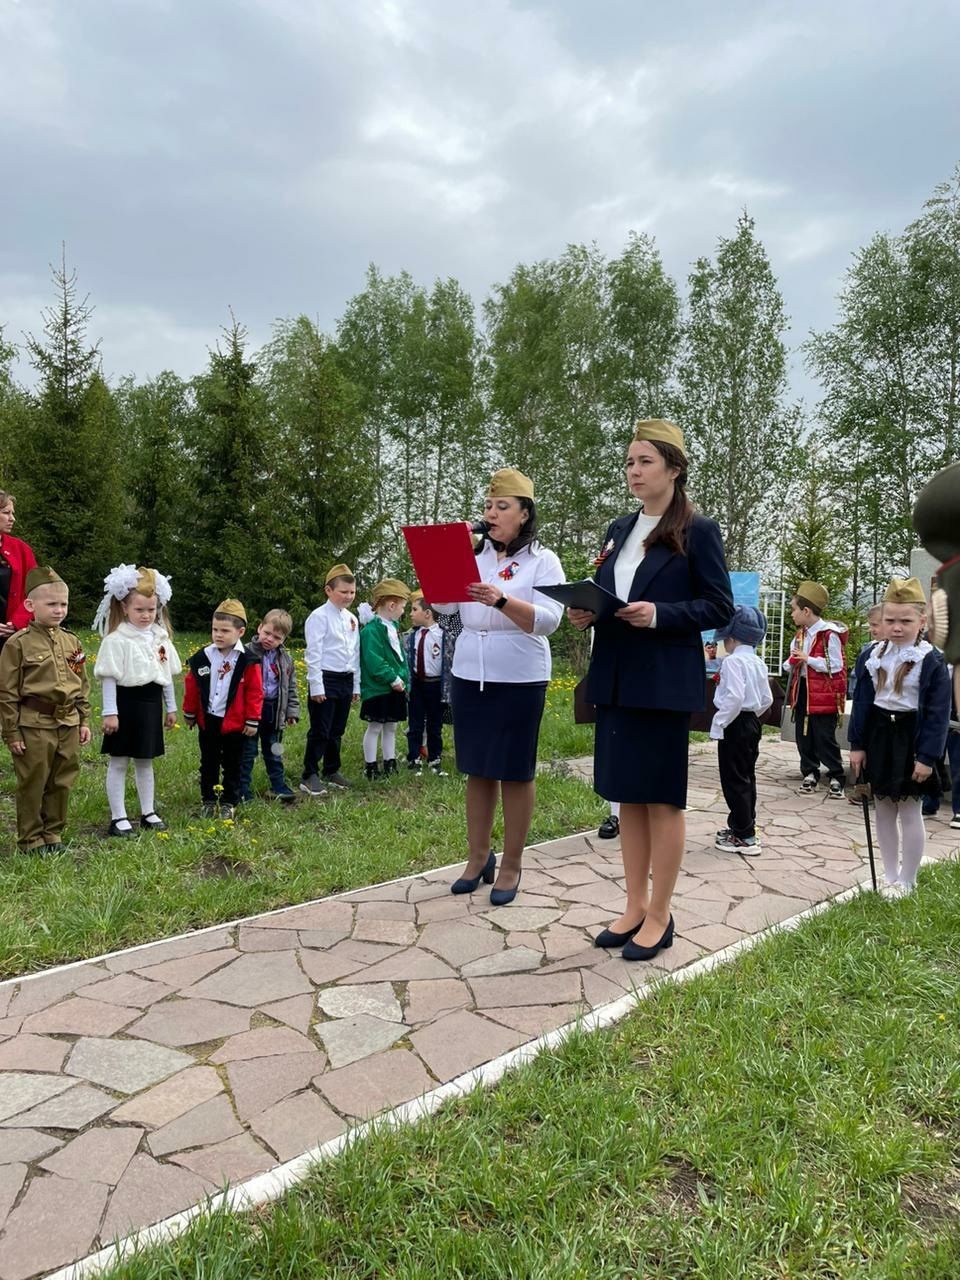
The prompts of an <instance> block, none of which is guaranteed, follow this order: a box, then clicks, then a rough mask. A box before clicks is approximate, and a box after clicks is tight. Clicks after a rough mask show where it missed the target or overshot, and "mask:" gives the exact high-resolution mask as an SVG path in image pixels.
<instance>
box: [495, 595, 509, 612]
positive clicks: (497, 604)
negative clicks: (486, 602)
mask: <svg viewBox="0 0 960 1280" xmlns="http://www.w3.org/2000/svg"><path fill="white" fill-rule="evenodd" d="M506 603H507V597H506V596H501V597H500V599H499V600H494V602H493V604H492V605H491V608H493V609H502V608H503V607H504V605H505V604H506Z"/></svg>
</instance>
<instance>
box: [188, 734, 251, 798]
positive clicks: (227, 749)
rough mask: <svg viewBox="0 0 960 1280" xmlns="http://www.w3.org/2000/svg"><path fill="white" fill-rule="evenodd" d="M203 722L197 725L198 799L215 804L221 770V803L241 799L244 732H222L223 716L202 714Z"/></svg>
mask: <svg viewBox="0 0 960 1280" xmlns="http://www.w3.org/2000/svg"><path fill="white" fill-rule="evenodd" d="M205 720H206V724H205V725H204V727H203V728H202V729H200V728H198V729H197V736H198V737H199V739H200V799H201V800H202V801H203V802H204V804H215V803H216V801H217V791H216V788H217V787H218V786H219V785H220V771H221V769H222V770H223V792H222V794H221V795H220V800H221V802H222V803H223V804H239V803H240V761H241V760H242V758H243V744H244V741H245V739H244V736H243V734H242V733H240V732H234V733H224V732H223V717H222V716H211V715H207V716H206V717H205Z"/></svg>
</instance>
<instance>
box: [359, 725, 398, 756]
mask: <svg viewBox="0 0 960 1280" xmlns="http://www.w3.org/2000/svg"><path fill="white" fill-rule="evenodd" d="M381 734H382V735H383V758H384V760H395V759H396V758H397V723H396V721H395V720H391V721H389V722H388V723H386V724H384V723H383V722H382V721H379V720H371V721H370V722H369V724H368V725H367V729H366V732H365V733H364V735H363V762H364V764H376V763H377V743H378V742H379V741H380V735H381Z"/></svg>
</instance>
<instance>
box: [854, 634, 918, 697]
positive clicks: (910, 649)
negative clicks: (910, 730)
mask: <svg viewBox="0 0 960 1280" xmlns="http://www.w3.org/2000/svg"><path fill="white" fill-rule="evenodd" d="M883 648H884V644H883V641H879V642H878V643H877V644H875V645H874V646H873V649H872V650H871V653H870V656H869V658H867V671H869V673H870V679H871V680H872V681H873V687H874V689H876V687H877V676H878V675H879V673H880V671H881V669H882V670H883V671H884V672H885V673H886V680H885V681H884V686H883V692H882V693H878V694H877V695H876V697H875V698H874V702H875V704H876V706H878V707H881V708H883V710H884V711H916V710H917V708H918V707H919V705H920V668H921V667H922V666H923V660H924V658H925V657H926V656H927V654H928V653H929V652H930V651H931V649H932V648H933V645H931V644H928V642H927V641H926V640H921V641H920V643H919V644H911V645H900V646H898V645H895V644H888V645H887V646H886V650H885V652H884V653H882V654H881V652H880V650H881V649H883ZM905 662H912V663H913V666H912V667H911V668H910V670H909V671H908V672H907V674H906V676H904V680H903V687H902V688H901V690H900V692H899V693H895V692H894V689H893V682H894V680H895V679H896V675H897V671H898V670H899V669H900V667H901V666H902V665H903V664H904V663H905Z"/></svg>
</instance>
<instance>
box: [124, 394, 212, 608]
mask: <svg viewBox="0 0 960 1280" xmlns="http://www.w3.org/2000/svg"><path fill="white" fill-rule="evenodd" d="M115 398H116V403H117V411H118V413H119V415H120V419H121V422H122V423H123V433H124V436H125V438H126V439H127V440H128V441H129V461H128V465H127V474H128V478H129V480H128V508H127V528H126V538H125V547H126V548H129V550H126V551H125V552H124V554H125V555H126V556H127V557H128V558H129V559H131V560H134V561H135V562H136V563H137V564H146V565H151V566H153V567H154V568H157V569H159V570H160V571H161V573H165V574H167V575H168V576H169V577H171V578H172V579H173V588H174V593H175V603H174V606H173V607H174V613H175V616H177V614H178V613H179V606H180V600H179V595H180V574H181V566H182V565H183V564H184V563H185V562H188V561H189V560H190V559H191V557H192V555H193V550H194V548H193V545H192V539H191V537H190V530H191V525H192V520H191V519H190V518H188V513H193V512H195V511H196V510H197V507H198V505H199V502H200V492H201V489H202V486H198V483H197V479H198V477H197V473H196V469H195V467H193V466H192V465H191V457H190V452H189V441H190V440H191V439H192V438H194V437H195V435H196V427H195V408H194V403H193V396H192V393H191V390H190V387H189V384H188V383H187V382H186V381H184V379H183V378H180V377H179V376H178V375H177V374H175V373H171V372H170V371H169V370H168V371H165V372H164V373H161V374H159V375H158V376H157V377H156V378H151V379H150V380H149V381H147V382H144V383H140V384H137V383H135V382H134V381H133V379H132V378H126V379H124V380H123V381H122V382H121V383H120V385H119V387H118V388H117V391H116V396H115Z"/></svg>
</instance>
